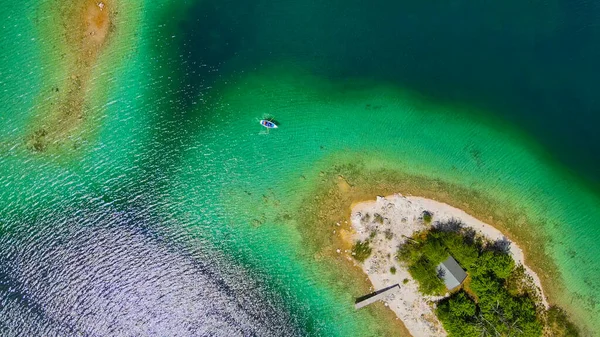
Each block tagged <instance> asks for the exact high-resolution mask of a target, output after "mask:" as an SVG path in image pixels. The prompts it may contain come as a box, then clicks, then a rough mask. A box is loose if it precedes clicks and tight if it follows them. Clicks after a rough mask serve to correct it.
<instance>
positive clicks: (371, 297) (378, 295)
mask: <svg viewBox="0 0 600 337" xmlns="http://www.w3.org/2000/svg"><path fill="white" fill-rule="evenodd" d="M398 289H400V285H399V284H394V285H393V286H389V287H387V288H383V289H379V290H377V291H376V292H373V293H370V294H368V295H365V296H363V297H360V298H358V299H357V300H356V303H354V309H356V310H358V309H360V308H362V307H365V306H367V305H369V304H372V303H375V302H377V301H379V300H382V299H384V298H385V297H386V296H387V295H390V294H392V293H394V292H395V291H397V290H398Z"/></svg>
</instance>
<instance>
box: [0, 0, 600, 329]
mask: <svg viewBox="0 0 600 337" xmlns="http://www.w3.org/2000/svg"><path fill="white" fill-rule="evenodd" d="M4 2H6V1H4ZM3 8H5V10H4V12H5V13H4V14H3V15H4V20H3V27H2V35H1V36H0V50H1V51H2V52H1V53H0V90H1V94H0V104H1V106H2V107H3V109H4V113H2V114H1V115H0V156H1V157H0V232H1V235H2V236H1V237H0V266H1V268H0V299H1V301H0V317H2V318H3V319H2V320H0V321H1V322H2V323H0V328H1V329H2V330H0V331H3V332H4V331H6V334H4V333H3V335H8V336H13V335H14V336H17V335H23V333H25V334H26V335H46V336H52V335H61V336H64V335H77V333H83V334H88V335H124V336H127V335H135V334H136V333H141V334H144V335H182V336H189V335H206V334H208V335H210V334H213V335H252V334H255V335H327V336H330V335H340V336H349V335H357V336H361V335H369V334H370V335H378V333H377V331H378V330H377V328H378V327H377V324H378V322H377V320H376V319H374V318H373V317H371V316H369V313H368V312H358V313H356V312H354V310H353V309H352V306H351V303H352V299H353V296H356V295H357V294H350V293H347V292H345V291H343V289H344V287H343V285H340V284H332V283H330V282H325V281H324V280H325V279H327V278H326V277H324V275H328V274H329V271H327V270H325V268H324V266H323V265H321V264H319V263H318V262H316V261H315V260H313V259H310V258H307V257H306V256H305V255H302V254H301V253H302V252H303V246H302V241H301V239H302V237H301V235H302V234H301V233H302V231H301V229H300V230H299V228H298V227H297V226H296V225H297V224H298V223H299V222H298V220H299V219H294V218H292V219H290V218H288V217H286V215H288V214H295V213H294V212H295V210H297V209H298V208H299V207H300V203H301V201H302V200H303V198H305V197H309V196H310V194H309V193H311V192H312V191H313V188H314V185H313V184H312V183H311V182H312V181H318V178H317V177H318V175H319V172H320V171H321V170H326V169H327V168H328V167H330V166H331V165H332V164H333V163H350V162H359V163H362V165H366V166H367V167H375V168H386V169H389V170H396V171H399V172H402V173H406V174H412V175H419V176H423V177H427V178H431V179H438V180H440V181H443V182H447V183H452V184H454V185H457V186H460V187H462V188H465V189H469V190H473V191H476V192H480V193H482V194H483V195H485V196H486V197H487V198H490V199H492V200H495V201H497V202H498V203H499V204H503V205H506V204H508V205H511V206H512V209H513V210H514V211H516V212H521V213H523V214H526V215H527V216H528V217H530V218H531V219H534V220H535V226H539V227H535V228H531V230H533V231H539V232H543V233H545V234H546V235H547V237H548V238H549V241H548V242H546V243H545V247H544V248H545V249H546V250H547V251H548V252H550V256H551V257H552V259H553V260H554V262H555V263H556V265H557V266H558V269H559V271H560V276H557V280H560V281H561V282H563V283H564V284H565V285H566V291H565V293H564V294H563V296H562V297H560V298H557V299H556V300H557V301H558V303H559V304H560V305H563V306H565V307H567V308H568V309H569V310H570V311H571V313H572V314H573V315H575V316H576V317H577V320H578V321H581V322H585V323H586V325H587V328H588V329H590V331H595V332H596V333H599V332H598V331H599V330H596V329H598V326H599V325H600V324H599V323H598V321H597V317H598V316H599V315H600V308H599V307H598V305H599V304H598V303H599V300H600V298H599V295H598V290H599V289H600V283H599V281H598V276H600V262H598V259H597V258H596V254H597V252H598V249H599V248H600V244H599V243H598V241H599V239H600V224H598V221H597V219H598V218H600V193H599V192H598V189H597V184H598V181H600V173H599V172H600V171H598V169H597V167H598V164H599V163H598V158H600V133H598V132H595V129H596V127H595V125H596V124H597V121H598V115H597V111H598V108H599V107H600V103H599V102H598V101H597V100H596V99H595V95H596V92H597V91H598V90H597V89H598V84H597V83H596V79H595V76H594V74H595V73H597V72H598V70H600V69H599V68H600V65H599V64H598V61H597V60H598V59H599V58H598V56H600V55H598V53H599V52H598V45H600V44H598V42H600V35H599V34H600V32H598V31H597V27H599V25H598V21H597V20H598V17H600V16H598V15H597V14H598V13H599V10H600V9H598V8H597V5H595V4H593V3H591V2H576V3H573V2H569V3H567V2H562V3H561V2H555V3H551V2H535V1H534V2H529V3H528V4H522V3H521V2H517V1H509V2H502V3H497V4H488V3H486V4H483V3H481V4H471V3H470V2H466V1H459V2H453V3H448V4H445V5H440V4H437V5H431V4H410V3H407V2H399V3H394V4H391V3H388V2H385V1H377V2H376V3H374V4H373V3H368V4H367V3H366V2H359V1H344V2H342V1H330V2H327V3H323V2H319V1H301V2H295V1H288V2H277V3H275V4H274V3H272V2H253V3H250V2H243V1H187V2H183V3H180V2H174V1H173V2H169V1H166V0H163V1H152V2H149V1H139V2H135V3H134V2H131V3H128V4H127V5H126V6H125V5H124V9H126V10H127V11H130V12H131V13H128V12H126V11H122V12H121V13H120V15H122V17H123V18H126V20H124V22H123V23H122V25H124V26H127V27H117V30H116V31H117V32H121V33H120V34H121V35H117V38H115V40H114V41H112V45H110V48H109V49H107V50H108V51H109V52H107V55H103V56H102V58H101V59H100V66H99V67H98V71H97V72H96V73H95V74H94V77H95V80H94V83H102V85H103V92H102V94H97V95H95V94H94V93H91V94H90V96H89V97H90V98H89V102H90V103H89V105H90V109H91V110H93V111H95V112H97V114H96V115H95V116H97V117H95V118H93V119H91V121H90V122H88V123H87V124H86V127H89V128H91V129H93V130H94V134H93V136H92V137H88V138H86V139H85V141H84V142H83V144H84V145H83V146H82V147H81V148H79V149H77V150H64V151H61V152H58V153H54V154H45V155H44V154H35V153H32V152H31V151H29V150H28V149H26V148H25V147H24V146H23V139H24V137H26V135H27V132H28V131H29V130H30V128H31V124H32V123H33V122H32V121H33V119H32V118H33V117H34V116H33V115H34V114H36V113H39V110H36V109H35V106H36V104H39V97H42V96H43V93H44V91H45V90H48V89H49V88H50V87H52V85H53V83H55V82H56V81H60V80H61V79H62V78H63V76H64V74H61V73H60V71H53V70H54V68H53V66H54V64H58V63H60V60H59V58H58V56H56V55H55V54H52V53H50V52H48V51H49V50H53V49H52V48H51V46H52V45H53V44H55V43H56V42H57V41H60V36H54V35H52V33H51V32H48V31H46V30H42V29H40V27H41V26H43V25H44V24H48V23H49V22H50V25H51V22H52V20H53V16H52V15H51V13H50V14H49V13H46V12H40V10H39V8H38V6H37V5H36V3H35V2H33V1H26V2H23V3H3ZM53 39H55V40H53ZM44 53H46V54H44ZM49 55H50V56H49ZM106 64H111V65H112V66H111V67H110V68H108V69H110V70H108V71H107V70H105V69H107V68H103V67H104V66H105V65H106ZM94 90H97V91H99V89H97V88H96V89H94ZM104 94H105V95H104ZM267 114H268V115H272V116H274V117H275V118H276V119H277V120H278V121H279V122H280V123H281V126H280V129H278V130H275V131H273V132H270V133H269V134H264V132H263V130H262V129H261V127H260V125H258V119H260V118H262V117H263V116H265V115H267ZM98 116H99V117H98ZM301 176H304V177H307V179H306V180H304V179H302V178H301ZM399 192H401V191H399ZM255 220H258V221H260V222H262V224H261V225H260V226H257V225H256V221H255ZM590 333H591V332H590Z"/></svg>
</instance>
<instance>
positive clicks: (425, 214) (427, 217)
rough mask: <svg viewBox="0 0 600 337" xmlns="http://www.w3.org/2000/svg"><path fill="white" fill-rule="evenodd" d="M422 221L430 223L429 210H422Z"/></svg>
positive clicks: (431, 215)
mask: <svg viewBox="0 0 600 337" xmlns="http://www.w3.org/2000/svg"><path fill="white" fill-rule="evenodd" d="M422 216H423V223H425V224H426V225H429V224H430V223H431V219H432V218H433V214H431V212H429V211H423V215H422Z"/></svg>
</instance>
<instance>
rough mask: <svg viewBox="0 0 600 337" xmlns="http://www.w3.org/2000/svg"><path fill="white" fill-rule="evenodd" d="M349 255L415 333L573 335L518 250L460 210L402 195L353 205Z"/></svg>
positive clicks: (572, 326) (410, 330)
mask: <svg viewBox="0 0 600 337" xmlns="http://www.w3.org/2000/svg"><path fill="white" fill-rule="evenodd" d="M351 222H352V228H353V230H354V233H353V235H352V240H353V248H352V252H351V255H352V257H353V258H354V259H355V260H356V261H357V263H358V264H359V265H360V266H361V268H362V269H363V271H364V272H365V273H366V274H367V275H368V276H369V279H370V281H371V283H372V284H373V290H378V289H385V288H390V287H393V286H394V285H398V287H396V288H397V290H395V291H394V292H393V293H390V294H389V295H387V296H386V297H385V298H384V299H383V301H384V302H385V305H386V306H388V307H389V308H390V309H391V310H393V311H394V312H395V313H396V315H397V317H398V318H399V319H401V320H402V322H403V323H404V325H405V326H406V328H407V329H408V331H409V332H410V333H411V335H413V336H415V337H417V336H577V335H578V331H577V328H576V327H575V326H574V325H573V324H572V323H571V322H569V320H568V319H567V316H566V314H565V313H564V312H563V311H562V310H561V309H560V308H558V307H555V306H550V305H549V303H548V301H547V299H546V297H545V295H544V292H543V290H542V287H541V284H540V281H539V278H538V277H537V275H536V274H535V273H534V272H533V271H532V270H531V269H530V268H529V267H527V266H526V265H525V263H524V254H523V251H522V250H521V249H520V248H519V247H518V245H516V244H515V243H514V242H511V241H510V240H509V239H507V238H506V237H505V236H504V235H503V234H502V233H501V232H500V231H498V230H497V229H495V228H494V227H492V226H490V225H488V224H485V223H483V222H481V221H479V220H477V219H475V218H473V217H472V216H470V215H468V214H466V213H465V212H463V211H462V210H460V209H457V208H454V207H452V206H450V205H447V204H444V203H440V202H437V201H435V200H431V199H425V198H419V197H405V196H402V195H399V194H396V195H393V196H389V197H378V198H377V200H376V201H370V202H361V203H358V204H355V205H353V207H352V218H351Z"/></svg>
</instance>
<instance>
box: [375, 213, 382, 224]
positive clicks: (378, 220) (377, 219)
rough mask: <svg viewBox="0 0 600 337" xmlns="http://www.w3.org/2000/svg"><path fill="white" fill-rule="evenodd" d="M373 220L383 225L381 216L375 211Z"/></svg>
mask: <svg viewBox="0 0 600 337" xmlns="http://www.w3.org/2000/svg"><path fill="white" fill-rule="evenodd" d="M373 220H374V221H375V222H376V223H378V224H380V225H383V217H382V216H381V214H379V213H375V214H374V215H373Z"/></svg>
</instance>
